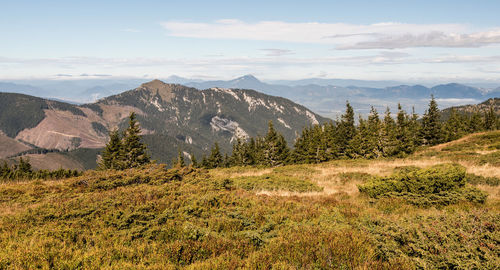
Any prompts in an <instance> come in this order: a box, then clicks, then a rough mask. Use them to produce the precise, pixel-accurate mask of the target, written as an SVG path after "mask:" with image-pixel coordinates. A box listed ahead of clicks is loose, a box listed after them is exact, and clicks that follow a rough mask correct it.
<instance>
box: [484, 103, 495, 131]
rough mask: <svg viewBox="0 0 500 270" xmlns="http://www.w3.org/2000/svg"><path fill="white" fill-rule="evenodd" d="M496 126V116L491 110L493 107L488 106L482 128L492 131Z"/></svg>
mask: <svg viewBox="0 0 500 270" xmlns="http://www.w3.org/2000/svg"><path fill="white" fill-rule="evenodd" d="M496 125H497V115H496V113H495V110H493V106H490V108H489V109H488V111H486V112H485V113H484V128H485V129H486V130H494V129H496Z"/></svg>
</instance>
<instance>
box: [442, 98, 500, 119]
mask: <svg viewBox="0 0 500 270" xmlns="http://www.w3.org/2000/svg"><path fill="white" fill-rule="evenodd" d="M491 107H493V110H494V111H495V112H496V113H497V115H499V116H500V98H490V99H488V100H486V101H484V102H481V103H479V104H468V105H463V106H456V107H450V108H446V109H444V110H443V113H444V114H445V115H449V114H450V111H451V109H455V110H456V111H457V112H460V113H466V114H471V113H474V112H480V113H484V112H486V111H488V110H489V109H490V108H491Z"/></svg>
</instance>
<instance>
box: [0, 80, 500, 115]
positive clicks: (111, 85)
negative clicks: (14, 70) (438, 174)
mask: <svg viewBox="0 0 500 270" xmlns="http://www.w3.org/2000/svg"><path fill="white" fill-rule="evenodd" d="M164 81H165V82H168V83H173V84H183V85H186V86H190V87H193V88H196V89H198V90H202V89H209V88H212V87H220V88H235V89H254V90H257V91H259V92H262V93H264V94H268V95H274V96H281V97H284V98H287V99H290V100H292V101H294V102H296V103H299V104H303V105H304V106H306V107H308V108H309V109H311V110H312V111H314V112H316V113H318V114H320V115H323V116H325V117H329V118H333V119H334V118H335V117H337V116H338V115H339V114H340V113H341V112H342V111H343V109H344V107H345V102H346V100H349V101H350V102H351V103H352V104H353V105H354V108H355V109H356V110H357V112H358V113H361V114H364V113H367V112H368V111H369V110H370V107H371V106H375V108H377V109H378V110H379V111H383V110H385V108H386V107H390V108H391V109H392V110H395V109H396V107H397V103H398V102H399V103H401V104H404V105H405V106H407V107H406V108H405V109H407V110H411V107H414V108H415V110H416V112H417V113H423V112H424V110H425V109H426V107H427V104H428V101H429V99H430V96H431V94H433V95H434V96H435V97H436V98H437V99H438V103H439V105H440V106H441V107H442V108H445V107H450V106H457V105H465V104H471V103H479V102H481V101H483V100H486V99H488V98H493V97H498V96H500V87H493V86H492V85H489V86H490V87H488V88H481V87H473V86H468V85H464V84H458V83H449V84H440V85H436V86H433V87H428V86H424V85H407V84H402V83H401V82H397V81H364V80H341V79H321V78H311V79H303V80H295V81H286V80H281V81H271V82H263V81H260V80H259V79H257V78H256V77H254V76H252V75H245V76H242V77H239V78H236V79H233V80H215V81H204V80H200V79H187V78H182V77H178V76H170V77H168V78H166V79H164ZM144 82H146V80H145V79H110V78H103V79H88V80H55V81H44V80H32V81H13V82H4V83H0V91H3V92H17V93H24V94H29V95H35V96H41V97H45V98H50V99H56V100H66V101H68V100H70V101H76V102H79V103H85V102H93V101H96V100H98V99H101V98H104V97H107V96H110V95H115V94H118V93H121V92H123V91H124V90H126V89H132V88H133V87H135V86H136V85H139V84H141V83H144Z"/></svg>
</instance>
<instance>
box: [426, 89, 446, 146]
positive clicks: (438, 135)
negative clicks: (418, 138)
mask: <svg viewBox="0 0 500 270" xmlns="http://www.w3.org/2000/svg"><path fill="white" fill-rule="evenodd" d="M440 120H441V113H440V112H439V109H438V105H437V102H436V100H435V99H434V95H432V96H431V101H430V102H429V109H427V111H426V112H425V114H424V117H423V119H422V130H421V132H422V139H423V143H424V144H425V145H436V144H439V143H441V142H442V141H443V139H442V138H443V136H442V128H441V121H440Z"/></svg>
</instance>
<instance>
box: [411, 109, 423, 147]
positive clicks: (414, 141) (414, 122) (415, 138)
mask: <svg viewBox="0 0 500 270" xmlns="http://www.w3.org/2000/svg"><path fill="white" fill-rule="evenodd" d="M408 130H409V132H410V136H411V146H412V150H413V151H415V149H417V147H418V146H420V145H422V143H423V142H422V141H423V139H422V126H421V124H420V122H419V121H418V114H417V113H416V112H415V107H412V113H411V117H410V121H409V122H408Z"/></svg>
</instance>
